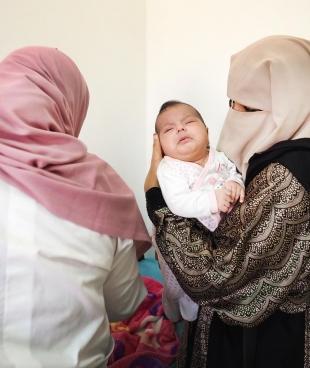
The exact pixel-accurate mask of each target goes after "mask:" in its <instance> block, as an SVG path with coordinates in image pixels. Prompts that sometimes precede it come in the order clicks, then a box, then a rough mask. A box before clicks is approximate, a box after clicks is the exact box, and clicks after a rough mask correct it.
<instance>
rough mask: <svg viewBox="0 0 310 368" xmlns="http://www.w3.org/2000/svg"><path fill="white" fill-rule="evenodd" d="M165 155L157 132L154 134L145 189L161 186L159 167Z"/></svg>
mask: <svg viewBox="0 0 310 368" xmlns="http://www.w3.org/2000/svg"><path fill="white" fill-rule="evenodd" d="M162 157H163V154H162V150H161V146H160V142H159V138H158V135H157V134H154V135H153V152H152V159H151V166H150V168H149V172H148V173H147V175H146V178H145V182H144V191H145V192H147V191H148V190H149V189H151V188H153V187H159V183H158V180H157V168H158V165H159V163H160V161H161V159H162Z"/></svg>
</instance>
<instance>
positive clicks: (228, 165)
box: [220, 152, 244, 187]
mask: <svg viewBox="0 0 310 368" xmlns="http://www.w3.org/2000/svg"><path fill="white" fill-rule="evenodd" d="M220 160H221V161H222V164H223V165H224V166H225V169H226V170H227V174H228V178H227V180H226V181H229V180H231V181H235V182H236V183H238V184H239V185H241V186H242V187H244V182H243V179H242V175H241V174H240V173H239V172H238V171H237V168H236V166H235V164H234V163H233V162H232V161H230V159H229V158H228V157H227V156H226V155H225V154H224V153H223V152H221V156H220Z"/></svg>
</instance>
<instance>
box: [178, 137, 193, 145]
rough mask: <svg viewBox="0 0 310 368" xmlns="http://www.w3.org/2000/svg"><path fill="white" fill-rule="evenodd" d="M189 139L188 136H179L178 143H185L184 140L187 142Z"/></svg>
mask: <svg viewBox="0 0 310 368" xmlns="http://www.w3.org/2000/svg"><path fill="white" fill-rule="evenodd" d="M189 140H190V137H182V138H180V139H179V142H178V143H181V144H182V143H186V142H188V141H189Z"/></svg>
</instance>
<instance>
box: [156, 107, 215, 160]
mask: <svg viewBox="0 0 310 368" xmlns="http://www.w3.org/2000/svg"><path fill="white" fill-rule="evenodd" d="M156 126H157V130H158V134H159V139H160V143H161V147H162V149H163V152H164V154H165V155H167V156H170V157H173V158H176V159H178V160H182V161H189V162H197V161H199V160H201V159H203V158H204V157H205V156H206V155H207V152H208V148H207V147H208V145H209V139H208V129H207V128H206V126H205V125H204V123H203V122H202V121H201V119H200V118H199V117H198V116H197V113H196V111H195V110H194V109H193V108H192V107H191V106H188V105H185V104H178V105H175V106H171V107H168V108H167V109H166V110H165V111H163V112H162V113H161V114H160V115H159V116H158V118H157V120H156Z"/></svg>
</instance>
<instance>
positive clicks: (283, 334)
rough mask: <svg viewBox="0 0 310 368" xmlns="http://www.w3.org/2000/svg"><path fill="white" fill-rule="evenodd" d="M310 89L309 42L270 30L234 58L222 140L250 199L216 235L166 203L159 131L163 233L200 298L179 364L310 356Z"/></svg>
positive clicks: (181, 277) (294, 362)
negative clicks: (269, 34) (266, 34)
mask: <svg viewBox="0 0 310 368" xmlns="http://www.w3.org/2000/svg"><path fill="white" fill-rule="evenodd" d="M309 96H310V42H309V41H307V40H303V39H300V38H294V37H288V36H274V37H268V38H265V39H263V40H260V41H258V42H256V43H254V44H252V45H250V46H249V47H247V48H246V49H244V50H243V51H241V52H239V53H238V54H236V55H234V56H233V57H232V59H231V67H230V73H229V78H228V97H229V98H230V107H231V108H230V110H229V112H228V115H227V119H226V122H225V124H224V127H223V130H222V133H221V137H220V141H219V145H218V146H219V149H220V150H223V151H224V152H225V153H226V154H227V156H228V157H229V158H230V159H231V160H232V161H234V162H235V163H236V165H237V167H238V169H239V170H240V172H242V174H243V176H244V178H245V180H246V198H245V201H244V203H243V204H237V205H236V206H235V207H234V209H233V210H232V211H231V212H230V213H229V214H228V215H227V216H226V217H225V218H224V219H223V221H222V223H221V224H220V226H219V227H218V229H217V230H216V231H215V233H213V234H211V233H209V232H207V230H206V229H205V228H203V227H202V226H201V225H200V224H199V223H198V222H197V221H196V220H195V219H189V218H181V217H178V216H176V215H174V214H172V213H171V212H170V211H169V209H168V208H167V206H166V204H165V202H164V199H163V197H162V194H161V191H160V189H159V188H158V184H157V181H156V167H157V164H158V161H159V159H160V155H161V153H160V143H159V141H158V138H157V137H155V139H154V151H153V158H152V163H151V168H150V171H149V174H148V176H147V179H146V182H145V189H146V198H147V206H148V212H149V216H150V218H151V220H152V222H153V223H154V225H155V227H156V242H157V245H158V248H159V249H160V251H161V254H162V256H163V257H164V259H165V260H166V262H167V264H168V265H169V267H170V268H171V270H172V271H173V273H174V274H175V276H176V277H177V279H178V281H179V283H180V285H181V286H182V287H183V289H184V290H185V291H186V293H188V295H189V296H190V297H191V298H192V299H193V300H194V301H196V302H197V303H199V305H200V310H199V317H198V320H197V321H196V322H194V323H191V324H190V325H189V328H188V333H187V336H186V337H187V338H188V341H191V344H188V346H187V349H185V351H183V352H181V353H182V354H180V355H181V356H180V365H182V364H183V366H186V367H199V368H203V367H208V368H215V367H216V368H221V367H225V368H226V367H233V368H235V367H236V368H245V367H246V368H254V367H255V368H268V367H270V368H271V367H272V368H292V367H294V368H302V367H310V306H309V304H310V303H309V297H310V221H309V220H310V196H309V190H310V100H309V98H310V97H309ZM190 345H191V347H190Z"/></svg>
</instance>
